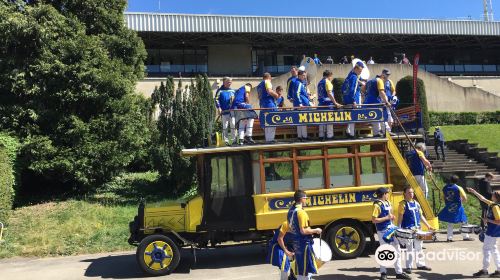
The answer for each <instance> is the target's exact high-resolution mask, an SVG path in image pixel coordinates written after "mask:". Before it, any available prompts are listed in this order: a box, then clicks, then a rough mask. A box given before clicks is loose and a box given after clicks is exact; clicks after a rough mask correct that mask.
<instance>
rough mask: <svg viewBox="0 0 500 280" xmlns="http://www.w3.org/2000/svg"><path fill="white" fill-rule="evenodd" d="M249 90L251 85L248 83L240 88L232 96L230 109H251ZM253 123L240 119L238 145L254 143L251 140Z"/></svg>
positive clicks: (251, 119) (248, 119)
mask: <svg viewBox="0 0 500 280" xmlns="http://www.w3.org/2000/svg"><path fill="white" fill-rule="evenodd" d="M251 90H252V84H250V83H248V84H245V85H244V86H242V87H240V88H239V89H238V90H237V91H236V93H235V95H234V100H233V106H232V109H252V105H251V104H250V91H251ZM253 123H254V119H253V118H247V119H242V120H240V121H239V126H238V139H239V141H238V142H239V144H240V145H242V144H254V143H255V141H253V139H252V132H253Z"/></svg>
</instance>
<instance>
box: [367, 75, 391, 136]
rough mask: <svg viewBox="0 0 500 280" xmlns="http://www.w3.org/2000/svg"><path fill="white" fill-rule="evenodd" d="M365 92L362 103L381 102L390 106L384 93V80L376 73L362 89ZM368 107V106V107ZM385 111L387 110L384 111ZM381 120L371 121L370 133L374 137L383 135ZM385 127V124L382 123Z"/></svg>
mask: <svg viewBox="0 0 500 280" xmlns="http://www.w3.org/2000/svg"><path fill="white" fill-rule="evenodd" d="M362 90H364V92H365V100H364V102H363V103H364V104H380V103H383V104H385V105H386V106H390V103H389V100H388V99H387V95H386V94H385V86H384V80H383V79H382V78H381V76H380V75H377V76H376V77H375V78H374V79H371V80H369V81H368V82H367V83H366V86H365V87H364V88H363V89H362ZM368 108H370V107H368ZM386 113H387V111H386ZM382 125H383V124H382V123H381V122H372V133H373V136H374V137H384V136H385V133H384V131H385V129H382ZM384 128H385V125H384Z"/></svg>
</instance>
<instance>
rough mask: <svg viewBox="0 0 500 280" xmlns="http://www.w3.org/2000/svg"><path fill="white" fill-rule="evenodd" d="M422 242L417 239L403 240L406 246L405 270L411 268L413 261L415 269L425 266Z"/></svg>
mask: <svg viewBox="0 0 500 280" xmlns="http://www.w3.org/2000/svg"><path fill="white" fill-rule="evenodd" d="M423 243H424V241H423V240H418V239H405V244H406V252H407V253H406V268H412V266H413V260H414V259H415V262H416V265H417V267H422V266H425V258H424V252H423V250H422V246H423Z"/></svg>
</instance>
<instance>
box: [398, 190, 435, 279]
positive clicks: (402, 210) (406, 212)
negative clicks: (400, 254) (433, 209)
mask: <svg viewBox="0 0 500 280" xmlns="http://www.w3.org/2000/svg"><path fill="white" fill-rule="evenodd" d="M399 216H400V217H402V220H401V228H403V229H411V230H419V229H421V223H420V221H421V219H422V216H423V213H422V207H420V204H419V203H418V201H416V200H414V199H412V200H411V201H408V200H403V201H401V202H400V203H399ZM423 243H424V241H423V240H419V239H406V249H407V250H408V251H409V252H410V254H408V255H407V259H406V269H408V270H411V268H412V266H413V257H416V264H417V269H419V270H430V269H429V268H428V267H427V266H426V265H425V259H424V258H422V257H421V256H422V248H423Z"/></svg>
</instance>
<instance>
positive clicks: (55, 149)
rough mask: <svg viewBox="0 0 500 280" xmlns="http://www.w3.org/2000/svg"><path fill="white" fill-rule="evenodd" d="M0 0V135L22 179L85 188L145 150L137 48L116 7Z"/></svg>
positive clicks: (117, 2) (90, 1)
mask: <svg viewBox="0 0 500 280" xmlns="http://www.w3.org/2000/svg"><path fill="white" fill-rule="evenodd" d="M29 3H30V4H23V3H22V2H15V1H9V2H7V1H5V0H3V1H0V81H2V82H1V83H0V128H3V129H7V130H9V131H13V132H14V133H15V134H16V135H17V136H18V137H19V138H20V139H21V140H22V141H23V143H24V146H23V147H22V150H21V159H22V162H23V166H24V173H25V174H29V176H28V177H30V178H34V179H35V180H36V179H39V178H43V179H45V180H47V181H48V182H52V183H58V184H62V185H64V186H72V187H74V188H77V189H82V188H83V189H89V188H94V187H97V186H99V185H100V184H102V183H103V182H106V181H107V180H109V179H110V178H111V177H112V176H113V175H114V174H116V173H118V172H120V171H122V170H124V169H125V168H126V167H127V166H128V165H129V164H130V163H131V162H133V161H134V160H135V158H136V157H137V156H138V153H139V152H138V151H140V150H142V149H144V146H145V145H146V144H147V143H148V141H150V140H149V137H148V136H147V135H148V133H149V132H148V126H147V125H145V123H146V122H147V118H146V114H145V108H146V107H147V106H146V104H147V103H146V101H145V100H144V99H143V98H141V97H139V96H135V95H134V87H135V83H136V82H137V80H138V79H140V78H142V77H143V72H144V65H143V61H144V59H145V57H146V52H145V49H144V45H143V43H142V41H141V40H140V39H139V37H138V36H137V35H136V34H135V33H134V32H133V31H131V30H129V29H127V28H126V26H125V24H124V19H123V11H124V9H125V6H126V1H125V0H112V1H98V0H45V1H30V2H29Z"/></svg>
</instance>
